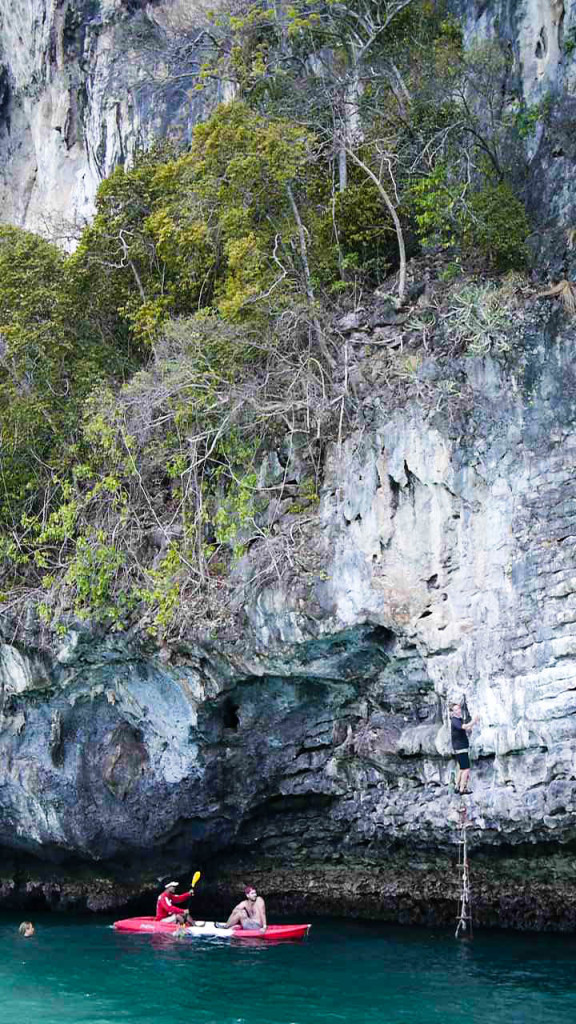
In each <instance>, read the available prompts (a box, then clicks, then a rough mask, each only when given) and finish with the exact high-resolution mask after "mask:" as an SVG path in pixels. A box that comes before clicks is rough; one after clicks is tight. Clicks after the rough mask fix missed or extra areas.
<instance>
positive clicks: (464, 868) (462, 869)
mask: <svg viewBox="0 0 576 1024" xmlns="http://www.w3.org/2000/svg"><path fill="white" fill-rule="evenodd" d="M458 828H459V830H460V835H459V838H458V873H459V877H460V896H459V902H458V917H457V921H458V924H457V925H456V932H455V935H454V937H455V938H456V939H458V938H460V936H461V935H462V936H464V935H466V934H467V937H468V938H470V939H471V938H472V894H471V891H470V868H469V864H468V833H467V828H468V811H467V808H466V805H465V804H463V805H462V807H461V809H460V820H459V822H458Z"/></svg>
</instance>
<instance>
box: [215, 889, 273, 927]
mask: <svg viewBox="0 0 576 1024" xmlns="http://www.w3.org/2000/svg"><path fill="white" fill-rule="evenodd" d="M244 895H245V897H246V899H245V900H242V902H241V903H238V904H237V906H235V907H234V910H233V911H232V913H231V914H230V917H229V918H228V920H227V921H226V924H225V925H223V926H222V927H224V928H234V927H238V926H239V927H240V928H243V929H244V931H255V932H263V931H266V927H267V922H266V904H265V903H264V900H263V899H262V897H261V896H259V895H258V893H257V892H256V889H255V888H254V886H253V885H247V886H246V888H245V889H244Z"/></svg>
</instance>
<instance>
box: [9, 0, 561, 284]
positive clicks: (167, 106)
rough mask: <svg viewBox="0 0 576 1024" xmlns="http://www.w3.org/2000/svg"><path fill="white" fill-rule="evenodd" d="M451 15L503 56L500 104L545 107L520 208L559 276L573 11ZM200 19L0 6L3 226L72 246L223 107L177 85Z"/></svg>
mask: <svg viewBox="0 0 576 1024" xmlns="http://www.w3.org/2000/svg"><path fill="white" fill-rule="evenodd" d="M211 6H212V8H214V6H215V5H213V4H212V5H211ZM453 6H454V7H455V9H456V10H457V11H458V14H459V16H460V17H461V19H462V21H463V24H464V25H465V33H466V40H467V42H468V43H471V42H472V41H477V42H478V41H480V42H482V41H484V40H486V39H494V38H500V39H501V41H502V43H503V46H504V48H505V49H506V50H507V52H509V53H510V55H511V65H510V71H509V74H508V76H507V80H506V89H507V90H508V92H509V93H514V94H515V95H516V97H517V101H518V103H519V104H521V103H523V104H524V105H525V106H526V107H527V108H528V110H529V111H531V112H532V113H533V112H534V111H535V110H536V107H537V106H538V105H542V106H541V114H542V115H543V116H542V117H541V118H540V121H539V122H538V125H537V127H536V131H535V135H533V136H531V135H530V133H528V138H527V140H526V147H527V159H528V164H529V173H528V192H527V198H528V203H529V207H530V213H531V215H532V217H533V220H534V222H535V224H536V226H537V229H538V230H537V232H536V236H535V239H534V247H535V249H536V250H537V252H538V253H539V256H540V260H541V262H542V261H543V260H544V261H545V264H544V266H545V269H549V271H550V272H551V273H553V274H555V276H556V277H559V276H565V274H566V273H567V272H568V271H572V270H573V269H574V267H573V263H574V256H573V255H571V252H572V250H567V249H566V238H565V234H566V231H568V230H570V229H572V228H573V227H574V226H575V218H576V191H575V185H574V181H575V180H576V178H575V175H574V165H575V163H576V151H575V148H574V147H575V143H574V132H573V130H572V125H573V121H574V116H575V113H574V102H575V100H574V92H575V88H576V47H575V46H574V42H575V39H576V36H575V33H576V20H575V19H576V12H575V9H574V5H569V4H565V3H564V2H563V0H528V2H525V3H520V2H516V0H515V2H513V3H503V2H500V0H494V2H491V3H479V2H478V3H473V2H472V0H454V3H453ZM205 17H206V14H205V8H204V7H203V5H202V4H201V3H197V2H196V0H57V2H54V0H0V220H2V221H6V222H9V223H12V224H17V225H19V226H22V227H26V228H29V229H31V230H34V231H39V232H41V233H42V234H45V235H48V236H50V237H52V238H55V239H59V240H61V241H62V242H63V243H64V244H72V242H73V239H74V238H75V237H77V235H78V229H79V227H81V226H82V225H83V224H84V223H85V222H86V220H87V219H89V218H90V217H91V215H92V213H93V210H94V196H95V192H96V189H97V187H98V185H99V183H100V181H101V180H102V178H103V177H106V176H107V175H108V174H109V173H110V172H111V170H113V168H114V167H115V166H116V165H117V164H122V163H124V162H126V161H128V162H129V161H130V159H131V158H132V156H133V154H134V151H135V149H136V148H137V147H138V146H146V145H148V144H149V143H150V142H151V141H152V139H154V138H156V137H164V136H165V135H166V134H167V133H168V134H170V133H172V134H173V135H174V136H175V137H176V138H180V139H181V138H184V139H186V138H188V137H189V135H190V132H191V129H192V127H193V125H194V124H195V123H197V122H198V121H199V120H201V119H202V118H203V117H205V116H206V112H207V111H209V110H210V109H212V107H213V105H214V104H215V103H216V102H217V101H219V100H221V99H225V98H226V94H227V89H226V86H225V85H221V86H219V87H214V88H212V89H209V90H208V91H207V92H206V93H198V92H196V91H195V90H194V89H193V85H194V82H193V80H192V79H190V78H187V77H185V75H186V74H187V73H188V72H189V71H190V68H191V67H193V66H194V59H195V48H194V40H197V39H198V38H199V35H198V25H200V24H203V23H204V20H205ZM197 58H198V54H196V59H197ZM559 242H563V244H561V245H560V244H559Z"/></svg>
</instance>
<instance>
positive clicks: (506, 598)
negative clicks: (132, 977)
mask: <svg viewBox="0 0 576 1024" xmlns="http://www.w3.org/2000/svg"><path fill="white" fill-rule="evenodd" d="M517 341H518V339H517ZM575 354H576V337H575V335H574V331H573V330H572V329H568V327H567V326H566V324H565V323H563V322H562V314H560V313H552V314H550V315H549V316H548V318H546V317H545V318H544V321H543V320H542V314H541V313H539V312H537V311H534V312H533V313H528V314H526V315H525V317H524V326H523V331H522V341H521V345H518V349H517V354H516V355H515V356H514V358H511V359H510V360H508V362H507V363H504V362H502V361H497V360H493V359H491V358H486V359H474V358H464V359H460V360H454V363H453V366H452V379H453V384H454V386H453V388H452V389H451V390H452V400H451V401H450V402H448V403H446V402H445V401H442V400H441V399H440V397H439V395H440V392H438V393H437V394H436V397H435V398H434V400H433V401H428V402H424V401H421V402H417V401H412V402H410V403H408V404H407V405H406V406H405V407H404V408H399V409H397V410H396V411H390V410H389V409H388V408H387V407H386V405H385V402H384V399H383V398H381V397H380V396H381V395H382V394H383V393H384V392H383V389H382V381H381V380H380V379H379V376H378V374H379V369H378V365H379V364H378V359H377V358H376V359H373V360H372V361H370V360H368V361H367V362H366V367H367V369H366V371H365V373H369V374H372V377H371V378H370V379H369V378H368V377H367V376H366V375H365V376H364V377H363V378H362V379H361V380H360V379H359V381H358V388H359V391H360V393H362V391H363V392H364V396H365V397H364V400H363V409H362V417H361V421H360V422H359V427H358V430H357V432H355V433H354V434H353V435H352V436H350V437H349V438H348V439H347V440H346V442H345V443H343V444H342V446H338V445H334V446H333V447H332V448H331V450H330V451H329V452H328V455H327V458H326V462H325V467H324V484H323V489H322V496H321V503H320V508H319V511H318V516H317V518H315V519H314V521H313V522H311V523H309V524H308V528H309V530H310V533H309V538H310V540H309V548H308V553H309V557H310V559H311V561H313V562H314V571H313V572H310V573H306V572H302V574H301V577H300V578H297V579H296V582H295V583H293V584H292V585H291V586H290V587H289V588H286V587H285V586H278V587H275V586H273V585H271V586H267V587H264V588H263V589H262V590H260V591H259V592H257V591H256V590H253V592H252V597H251V599H250V600H249V602H248V604H247V605H246V607H245V609H244V620H243V621H244V626H243V634H242V637H241V639H236V640H230V641H228V642H227V641H226V640H221V641H217V642H216V641H214V640H212V641H211V640H209V639H206V638H204V639H202V640H201V639H200V638H199V637H194V636H193V635H191V636H190V638H189V642H187V643H185V644H180V645H179V646H178V648H177V649H170V650H169V649H165V650H163V651H160V652H158V651H154V649H152V648H150V649H146V645H145V644H144V645H143V643H142V641H141V639H138V637H136V636H133V637H118V636H114V635H110V634H109V635H105V634H100V635H99V634H97V633H94V632H92V633H91V632H90V631H87V630H84V631H83V630H82V628H81V627H78V628H71V630H70V632H69V633H68V635H67V636H66V637H65V638H63V640H62V642H61V645H60V648H59V650H58V651H57V652H56V654H55V655H54V654H53V653H52V654H49V653H48V652H44V653H42V650H41V649H40V648H39V647H38V646H37V644H38V629H37V625H36V624H35V622H34V620H33V619H30V620H29V621H14V620H10V619H9V616H8V615H5V616H4V619H3V624H2V630H3V639H4V645H3V647H2V649H1V650H2V660H1V662H0V669H1V677H2V730H1V732H0V805H1V814H2V845H3V847H4V861H5V864H7V865H10V864H12V868H10V867H9V866H8V867H6V868H5V872H4V876H5V879H6V881H5V885H4V898H5V900H6V899H8V900H9V899H10V898H13V899H15V898H20V899H21V898H22V896H23V893H24V892H25V891H27V892H28V893H29V894H30V893H31V894H32V897H33V898H37V897H38V894H40V893H42V892H44V893H45V894H47V898H48V899H49V901H51V902H52V903H54V902H56V903H58V900H61V901H63V904H64V905H66V904H67V902H70V901H72V902H74V901H76V904H78V902H80V904H82V903H83V902H87V904H88V905H89V906H93V907H100V906H102V905H114V904H117V903H118V902H121V901H122V900H123V899H124V900H125V899H127V898H128V895H129V894H133V893H135V892H137V891H139V890H141V889H142V888H143V887H145V886H146V884H148V883H149V882H150V879H153V878H155V877H156V876H158V875H159V874H160V873H161V872H162V871H166V870H169V871H170V873H171V874H174V872H175V871H176V869H177V868H178V869H180V870H181V871H183V872H184V871H186V872H187V871H188V870H189V869H190V867H191V866H192V865H194V866H198V865H200V866H202V867H204V869H205V870H206V872H207V873H208V876H209V881H211V883H212V884H213V886H214V889H213V890H212V895H215V894H216V892H217V891H219V892H220V893H221V894H222V893H226V894H229V892H230V889H231V888H232V887H233V886H234V885H235V884H239V882H240V880H241V879H242V877H243V876H244V874H245V873H246V871H247V870H249V871H250V875H251V877H254V878H257V879H258V880H260V881H261V882H262V884H263V885H264V886H265V887H266V888H267V891H268V893H269V895H270V897H271V900H272V905H273V906H275V907H276V908H278V907H280V906H283V905H284V906H288V905H290V906H291V907H292V908H294V907H296V908H297V909H299V910H300V911H302V912H304V911H305V910H308V911H309V912H311V911H312V910H314V909H333V910H341V911H343V910H346V911H347V912H352V913H368V914H373V915H376V916H386V917H392V918H399V919H401V920H427V919H439V918H440V919H448V920H449V919H451V917H452V916H453V913H454V908H453V904H451V903H450V898H451V897H453V896H454V892H455V877H454V872H453V869H454V863H455V858H456V852H457V846H456V841H457V832H456V828H455V824H456V820H457V815H458V798H456V797H455V796H454V795H453V793H452V791H451V787H450V777H451V773H452V771H453V764H452V761H451V759H450V753H449V749H450V748H449V737H448V731H447V715H446V700H447V698H452V697H454V696H459V695H460V694H461V693H463V692H464V693H465V694H466V698H467V701H468V706H469V708H470V710H471V711H473V712H477V713H478V714H479V715H480V718H481V723H480V726H479V728H478V730H477V733H476V735H475V739H474V743H473V751H474V761H475V765H474V772H473V778H474V785H473V788H474V793H473V797H472V798H471V801H470V804H469V815H470V821H471V825H470V830H469V835H470V842H471V846H472V851H473V853H472V856H473V858H474V870H475V872H476V875H475V878H476V902H477V912H478V915H479V917H480V919H481V920H484V921H490V922H492V923H497V922H499V923H502V924H506V923H513V924H520V925H522V926H534V925H535V926H548V927H567V926H571V925H572V924H573V923H574V920H575V910H574V901H573V898H572V896H571V888H570V880H571V877H572V872H573V868H572V863H573V860H572V858H573V852H572V851H573V847H574V840H575V839H576V766H575V762H574V749H575V748H574V739H575V730H576V725H575V722H576V714H575V713H576V700H575V696H574V694H575V692H576V690H575V687H574V670H575V664H576V633H575V627H574V624H575V622H576V566H575V560H574V536H575V533H576V505H575V490H574V466H575V460H576V430H575V423H576V378H575V376H574V369H573V367H574V358H575ZM418 373H419V379H420V381H421V383H422V387H423V389H425V388H428V390H429V394H430V395H432V396H433V395H434V394H435V392H434V377H435V374H436V373H437V365H436V364H435V363H434V361H429V362H426V361H425V362H424V363H423V364H422V366H421V367H420V370H419V371H418ZM455 393H457V394H456V399H457V400H456V401H454V394H455ZM285 528H286V529H288V528H289V524H288V522H287V523H286V526H285ZM242 571H243V572H244V573H248V572H250V556H247V559H246V562H245V564H244V566H243V567H242ZM34 857H38V858H40V859H41V860H42V862H43V865H44V866H43V867H42V868H39V866H38V865H36V867H32V868H31V866H30V865H32V864H33V863H34V861H33V859H31V858H34ZM16 858H18V859H16ZM27 858H28V859H27ZM47 862H53V863H54V864H55V865H57V867H55V868H54V869H53V871H52V875H50V878H49V879H48V878H47V876H46V872H47V870H48V869H47V867H46V864H47ZM74 863H75V864H76V867H74ZM79 864H80V865H82V864H84V865H85V866H86V865H90V864H91V865H92V870H93V871H94V872H95V873H96V874H97V875H98V877H99V879H100V881H99V882H98V884H96V885H91V886H88V889H87V891H85V889H83V888H82V885H80V884H79V883H78V871H79V868H78V865H79ZM19 872H20V874H19ZM42 872H44V876H45V877H44V882H43V881H42ZM54 872H55V875H54ZM48 874H50V873H49V872H48ZM55 877H57V878H59V879H60V881H59V883H58V884H56V883H55V882H54V878H55ZM74 877H76V879H77V882H76V887H75V886H74V885H71V888H70V887H69V889H66V886H65V885H64V886H63V883H62V879H66V878H68V880H70V878H74ZM30 878H32V879H34V878H36V879H37V881H36V882H33V881H30ZM19 879H26V881H25V882H24V881H22V884H21V886H20V885H19ZM106 879H108V881H106ZM110 879H116V880H119V881H120V882H122V884H123V885H124V888H121V889H119V890H118V889H117V890H115V891H114V892H112V891H108V889H107V886H109V885H110V884H111V882H110ZM147 880H148V882H147ZM11 893H12V897H11V896H10V894H11ZM63 893H64V895H63Z"/></svg>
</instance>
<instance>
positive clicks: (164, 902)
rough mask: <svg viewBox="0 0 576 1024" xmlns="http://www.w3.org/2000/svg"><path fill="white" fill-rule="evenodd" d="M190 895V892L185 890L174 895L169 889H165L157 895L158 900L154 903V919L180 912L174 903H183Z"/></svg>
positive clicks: (161, 918) (160, 919)
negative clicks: (178, 894)
mask: <svg viewBox="0 0 576 1024" xmlns="http://www.w3.org/2000/svg"><path fill="white" fill-rule="evenodd" d="M191 895H192V893H191V892H185V893H182V894H181V895H180V896H176V895H175V894H174V893H173V892H172V890H171V889H166V892H163V893H162V895H161V896H159V897H158V902H157V904H156V920H157V921H162V920H163V919H164V918H165V917H170V916H171V914H179V913H181V911H180V910H179V908H178V907H177V906H176V904H177V903H184V902H185V901H186V900H187V899H189V898H190V896H191Z"/></svg>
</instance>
